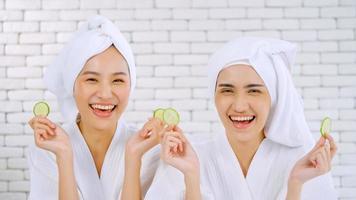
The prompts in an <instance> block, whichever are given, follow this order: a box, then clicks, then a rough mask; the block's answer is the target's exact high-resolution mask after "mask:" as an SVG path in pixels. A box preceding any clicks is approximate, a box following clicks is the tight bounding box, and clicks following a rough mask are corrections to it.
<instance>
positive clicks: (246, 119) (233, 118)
mask: <svg viewBox="0 0 356 200" xmlns="http://www.w3.org/2000/svg"><path fill="white" fill-rule="evenodd" d="M231 119H232V120H233V121H239V122H243V121H250V120H252V119H253V117H252V116H251V117H233V116H231Z"/></svg>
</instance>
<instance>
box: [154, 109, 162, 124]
mask: <svg viewBox="0 0 356 200" xmlns="http://www.w3.org/2000/svg"><path fill="white" fill-rule="evenodd" d="M163 113H164V109H163V108H158V109H156V110H155V111H154V112H153V117H154V118H158V119H160V120H162V121H164V120H163Z"/></svg>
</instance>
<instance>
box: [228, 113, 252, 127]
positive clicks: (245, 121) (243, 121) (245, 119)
mask: <svg viewBox="0 0 356 200" xmlns="http://www.w3.org/2000/svg"><path fill="white" fill-rule="evenodd" d="M229 118H230V120H231V121H232V123H233V124H234V126H235V127H237V128H246V127H248V125H249V124H251V122H252V121H253V120H255V118H256V117H255V116H253V115H252V116H231V115H230V116H229Z"/></svg>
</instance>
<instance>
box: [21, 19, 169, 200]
mask: <svg viewBox="0 0 356 200" xmlns="http://www.w3.org/2000/svg"><path fill="white" fill-rule="evenodd" d="M135 70H136V69H135V63H134V57H133V54H132V51H131V48H130V46H129V44H128V42H127V41H126V40H125V39H124V37H123V35H122V34H121V32H120V31H119V30H118V29H117V28H116V26H115V25H114V24H113V23H112V22H111V21H109V20H108V19H106V18H104V17H102V16H95V17H93V18H91V19H90V20H88V22H85V23H84V24H83V25H82V26H81V28H80V29H79V31H78V32H77V33H76V34H75V35H74V37H73V38H72V39H71V40H70V41H69V43H68V44H67V45H66V46H65V47H64V49H63V50H62V51H61V53H60V54H59V55H58V57H57V58H56V59H55V61H54V63H53V64H52V65H50V66H49V67H48V69H47V70H46V72H45V75H44V81H45V84H46V86H47V88H48V90H49V91H51V92H52V93H53V94H55V95H56V97H57V99H58V103H59V108H60V111H61V113H62V115H63V117H64V119H65V124H64V126H63V128H62V127H60V126H59V125H57V124H55V123H53V122H52V121H50V120H49V119H47V118H46V117H43V116H37V117H34V118H32V119H31V120H30V122H29V124H30V125H31V127H32V128H33V129H34V136H35V143H36V146H33V147H31V148H30V150H29V154H28V161H29V168H30V184H31V185H30V196H29V199H34V200H39V199H45V200H52V199H53V200H54V199H61V200H62V199H65V200H69V199H85V200H91V199H92V200H118V199H119V196H120V192H121V190H122V188H125V187H124V186H123V185H125V184H129V185H130V184H134V185H136V186H138V187H136V188H133V189H135V190H136V191H135V194H138V195H140V196H141V194H142V195H144V194H145V192H146V190H147V188H148V186H149V185H150V183H151V181H152V178H153V175H154V172H155V170H156V167H157V165H158V160H159V157H158V149H157V148H154V149H152V147H154V146H155V145H156V144H158V131H159V129H160V128H162V126H161V123H160V122H159V121H157V120H154V119H152V120H150V121H148V122H147V123H146V124H145V126H144V127H143V128H142V129H141V130H140V131H138V132H137V131H136V130H135V129H133V128H132V127H130V126H128V125H127V124H126V123H125V120H124V116H123V114H124V111H125V109H126V107H127V104H128V101H129V97H130V96H131V94H132V91H133V89H134V87H135V82H136V72H135ZM149 132H151V134H150V136H147V134H148V133H149ZM126 144H128V145H126ZM144 154H145V155H144ZM141 163H142V166H141ZM131 164H132V166H131ZM133 170H135V171H133ZM132 171H133V172H132ZM140 172H141V177H140ZM125 173H131V174H136V175H137V177H136V179H134V180H133V181H135V182H134V183H130V181H131V179H128V181H126V179H125V182H126V183H124V174H125ZM132 178H134V177H132ZM140 185H142V187H140ZM129 188H130V187H129ZM130 189H131V190H132V188H130ZM122 195H123V198H124V199H125V198H127V196H125V195H130V190H128V191H125V190H124V191H123V192H122Z"/></svg>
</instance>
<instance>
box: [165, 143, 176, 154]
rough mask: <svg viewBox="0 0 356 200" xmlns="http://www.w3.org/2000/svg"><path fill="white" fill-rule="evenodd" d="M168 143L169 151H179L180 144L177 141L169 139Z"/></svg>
mask: <svg viewBox="0 0 356 200" xmlns="http://www.w3.org/2000/svg"><path fill="white" fill-rule="evenodd" d="M167 145H168V147H169V148H168V149H169V152H170V153H171V154H174V153H177V146H178V144H177V143H176V142H174V141H168V142H167Z"/></svg>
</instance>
